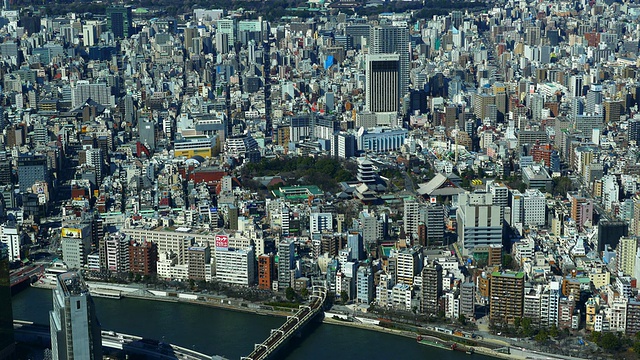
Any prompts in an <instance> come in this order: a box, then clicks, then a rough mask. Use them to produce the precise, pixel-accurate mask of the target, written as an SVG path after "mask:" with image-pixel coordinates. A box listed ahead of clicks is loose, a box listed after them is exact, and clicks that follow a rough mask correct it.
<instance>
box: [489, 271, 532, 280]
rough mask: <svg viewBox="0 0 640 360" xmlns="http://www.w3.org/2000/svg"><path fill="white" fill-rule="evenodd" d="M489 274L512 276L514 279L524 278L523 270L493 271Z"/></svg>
mask: <svg viewBox="0 0 640 360" xmlns="http://www.w3.org/2000/svg"><path fill="white" fill-rule="evenodd" d="M491 276H495V277H512V278H515V279H522V278H524V272H522V271H519V272H515V271H505V272H500V271H494V272H492V273H491Z"/></svg>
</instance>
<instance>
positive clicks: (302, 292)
mask: <svg viewBox="0 0 640 360" xmlns="http://www.w3.org/2000/svg"><path fill="white" fill-rule="evenodd" d="M300 296H302V298H303V299H306V298H307V297H309V289H307V288H306V287H305V288H302V290H300Z"/></svg>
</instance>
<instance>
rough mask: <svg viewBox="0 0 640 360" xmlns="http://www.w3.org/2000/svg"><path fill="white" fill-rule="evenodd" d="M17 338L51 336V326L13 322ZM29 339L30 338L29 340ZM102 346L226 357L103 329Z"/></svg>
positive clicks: (162, 355)
mask: <svg viewBox="0 0 640 360" xmlns="http://www.w3.org/2000/svg"><path fill="white" fill-rule="evenodd" d="M13 326H14V329H15V333H16V337H17V339H18V340H19V339H21V338H22V339H31V338H36V339H44V338H48V337H50V336H51V335H50V333H49V327H48V326H45V325H39V324H33V323H31V322H26V321H19V320H17V321H14V323H13ZM27 341H28V340H27ZM102 346H103V347H106V348H110V349H116V350H123V351H124V352H125V353H126V354H139V355H145V356H150V357H152V358H154V359H184V360H223V359H225V358H224V357H220V356H211V355H206V354H202V353H199V352H197V351H194V350H190V349H186V348H183V347H180V346H177V345H172V344H164V343H162V342H158V341H155V340H149V339H144V338H141V337H139V336H134V335H128V334H121V333H116V332H114V331H102Z"/></svg>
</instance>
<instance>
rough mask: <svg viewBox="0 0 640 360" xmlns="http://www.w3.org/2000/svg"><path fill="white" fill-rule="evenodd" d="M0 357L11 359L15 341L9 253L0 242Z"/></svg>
mask: <svg viewBox="0 0 640 360" xmlns="http://www.w3.org/2000/svg"><path fill="white" fill-rule="evenodd" d="M0 304H2V306H0V359H3V360H4V359H11V358H12V355H13V352H14V348H15V343H14V341H15V340H14V336H13V310H12V308H11V279H10V276H9V254H8V248H7V246H6V245H4V244H2V243H0Z"/></svg>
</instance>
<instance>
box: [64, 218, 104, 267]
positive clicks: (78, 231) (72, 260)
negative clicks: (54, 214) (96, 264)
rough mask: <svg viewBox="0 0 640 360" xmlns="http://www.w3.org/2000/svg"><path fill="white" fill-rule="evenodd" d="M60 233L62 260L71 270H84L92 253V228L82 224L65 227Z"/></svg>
mask: <svg viewBox="0 0 640 360" xmlns="http://www.w3.org/2000/svg"><path fill="white" fill-rule="evenodd" d="M60 233H61V235H60V238H61V241H60V243H61V247H62V260H63V261H64V263H65V264H67V267H68V268H69V269H80V268H82V267H83V266H84V265H85V264H86V263H87V255H89V253H90V252H91V226H89V225H86V224H82V225H77V226H73V227H71V226H69V227H64V228H62V230H61V231H60ZM105 259H106V257H105ZM105 261H106V260H105ZM105 263H106V262H105Z"/></svg>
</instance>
